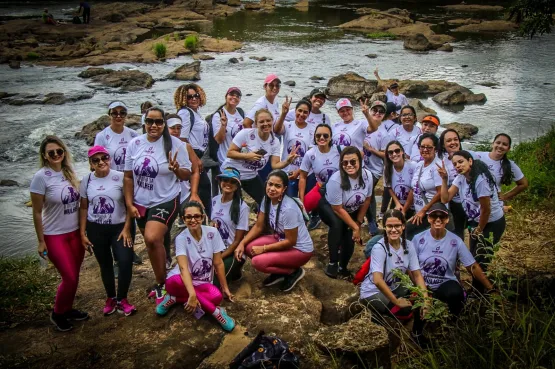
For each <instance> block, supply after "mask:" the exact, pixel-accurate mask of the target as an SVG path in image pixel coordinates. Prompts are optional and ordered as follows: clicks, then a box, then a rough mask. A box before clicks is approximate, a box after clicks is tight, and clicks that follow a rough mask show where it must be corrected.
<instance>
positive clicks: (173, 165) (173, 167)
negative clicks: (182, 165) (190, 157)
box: [168, 149, 179, 173]
mask: <svg viewBox="0 0 555 369" xmlns="http://www.w3.org/2000/svg"><path fill="white" fill-rule="evenodd" d="M178 152H179V149H177V150H175V155H173V158H172V152H171V151H170V152H169V153H168V169H169V170H170V171H172V172H174V173H175V172H177V171H178V170H179V163H178V162H177V153H178Z"/></svg>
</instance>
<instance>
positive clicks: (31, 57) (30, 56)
mask: <svg viewBox="0 0 555 369" xmlns="http://www.w3.org/2000/svg"><path fill="white" fill-rule="evenodd" d="M39 58H40V55H39V54H37V53H36V52H34V51H29V52H28V53H27V60H37V59H39Z"/></svg>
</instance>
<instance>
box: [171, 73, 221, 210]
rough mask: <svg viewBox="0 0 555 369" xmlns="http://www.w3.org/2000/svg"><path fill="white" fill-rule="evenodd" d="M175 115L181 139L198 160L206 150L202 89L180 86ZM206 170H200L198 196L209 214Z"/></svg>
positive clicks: (206, 125) (208, 187)
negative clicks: (187, 144) (178, 117)
mask: <svg viewBox="0 0 555 369" xmlns="http://www.w3.org/2000/svg"><path fill="white" fill-rule="evenodd" d="M173 100H174V104H175V108H176V109H177V115H179V116H180V117H181V124H182V125H183V128H182V130H181V139H182V140H183V141H185V142H187V143H189V144H191V146H192V147H193V150H194V151H195V154H196V155H197V158H198V159H199V160H201V159H202V157H203V155H204V152H205V151H206V150H207V149H208V131H209V127H208V123H207V122H206V120H204V118H203V117H202V115H201V112H200V108H201V107H203V106H204V105H206V94H205V93H204V90H203V89H202V87H200V86H199V85H197V84H195V83H190V84H188V85H181V86H179V87H178V88H177V90H175V93H174V95H173ZM207 171H208V169H206V168H202V170H201V171H200V178H199V191H198V195H199V197H200V200H201V201H202V205H204V208H205V209H206V212H207V214H210V206H211V202H212V185H211V184H210V178H208V172H207Z"/></svg>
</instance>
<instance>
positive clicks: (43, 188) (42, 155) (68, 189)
mask: <svg viewBox="0 0 555 369" xmlns="http://www.w3.org/2000/svg"><path fill="white" fill-rule="evenodd" d="M39 162H40V167H41V168H40V169H39V171H38V172H37V173H35V175H34V176H33V179H32V180H31V201H32V203H33V223H34V225H35V231H36V233H37V238H38V241H39V246H38V253H39V256H40V257H41V258H43V259H46V257H48V259H50V261H51V262H52V264H54V266H55V267H56V269H57V270H58V272H59V273H60V276H61V277H62V283H61V284H60V285H59V286H58V292H57V293H56V302H55V303H54V310H53V311H52V313H51V315H50V321H51V322H52V323H54V325H55V326H56V328H57V329H58V330H59V331H69V330H70V329H71V328H73V325H72V324H71V323H70V322H69V321H70V320H85V319H88V318H89V315H88V314H87V313H85V312H81V311H79V310H75V309H73V308H72V307H73V300H74V299H75V293H76V292H77V285H78V284H79V270H80V269H81V263H82V262H83V258H84V256H85V250H84V249H83V247H81V239H80V237H79V198H80V195H79V192H78V188H79V186H78V181H77V177H76V175H75V172H74V171H73V167H72V163H71V155H70V153H69V151H68V150H67V147H66V145H65V144H64V143H63V142H62V140H60V139H59V138H58V137H56V136H46V138H45V139H44V140H42V142H41V144H40V148H39Z"/></svg>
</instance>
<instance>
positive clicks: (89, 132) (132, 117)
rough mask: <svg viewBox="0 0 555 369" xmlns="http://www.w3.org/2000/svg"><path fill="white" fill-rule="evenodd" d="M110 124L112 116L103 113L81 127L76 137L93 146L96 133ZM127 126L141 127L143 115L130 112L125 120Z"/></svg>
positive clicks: (132, 127)
mask: <svg viewBox="0 0 555 369" xmlns="http://www.w3.org/2000/svg"><path fill="white" fill-rule="evenodd" d="M109 125H110V117H109V116H107V115H103V116H101V117H100V118H98V119H96V120H95V121H94V122H91V123H88V124H85V125H84V126H83V128H81V131H80V132H77V133H76V134H75V137H76V138H81V139H84V140H85V141H86V142H87V145H89V146H92V145H93V144H94V139H95V137H96V134H97V133H98V132H100V131H102V130H103V129H104V128H106V127H108V126H109ZM125 126H127V127H129V128H131V129H137V128H139V127H140V126H141V115H139V114H129V115H128V116H127V118H126V120H125Z"/></svg>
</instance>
